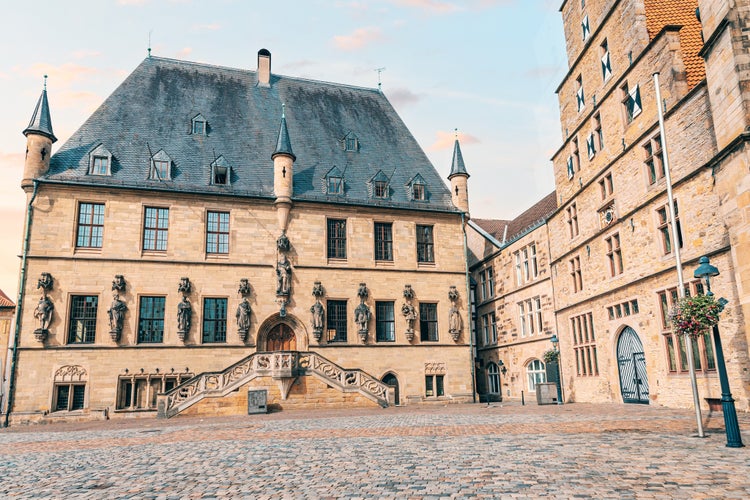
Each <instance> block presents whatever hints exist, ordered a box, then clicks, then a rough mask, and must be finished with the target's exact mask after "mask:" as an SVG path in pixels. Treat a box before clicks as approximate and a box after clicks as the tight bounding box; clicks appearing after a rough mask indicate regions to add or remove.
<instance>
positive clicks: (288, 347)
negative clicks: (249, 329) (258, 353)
mask: <svg viewBox="0 0 750 500" xmlns="http://www.w3.org/2000/svg"><path fill="white" fill-rule="evenodd" d="M266 350H267V351H296V350H297V337H296V336H295V335H294V331H293V330H292V329H291V328H289V326H288V325H285V324H284V323H279V324H278V325H276V326H274V327H273V329H271V331H270V332H268V336H266Z"/></svg>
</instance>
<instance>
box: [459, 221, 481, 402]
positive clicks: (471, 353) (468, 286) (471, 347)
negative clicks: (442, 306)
mask: <svg viewBox="0 0 750 500" xmlns="http://www.w3.org/2000/svg"><path fill="white" fill-rule="evenodd" d="M461 229H462V230H463V232H464V269H465V271H464V272H465V273H466V320H467V321H466V328H468V330H469V357H470V358H471V359H470V361H471V364H470V366H471V399H472V402H474V403H476V402H477V387H476V380H475V378H476V374H475V373H474V372H475V368H474V358H475V356H474V329H473V328H472V327H471V282H470V280H469V250H468V249H469V246H468V244H467V243H466V214H464V212H461Z"/></svg>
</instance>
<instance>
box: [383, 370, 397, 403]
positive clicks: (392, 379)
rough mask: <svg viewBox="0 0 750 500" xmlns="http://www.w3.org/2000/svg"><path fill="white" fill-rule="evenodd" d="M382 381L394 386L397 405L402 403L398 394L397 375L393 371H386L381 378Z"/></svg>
mask: <svg viewBox="0 0 750 500" xmlns="http://www.w3.org/2000/svg"><path fill="white" fill-rule="evenodd" d="M381 382H383V383H384V384H386V385H389V386H391V387H393V401H395V403H396V405H398V404H400V403H399V395H398V379H397V378H396V376H395V375H394V374H393V373H386V374H385V375H384V376H383V378H382V379H381Z"/></svg>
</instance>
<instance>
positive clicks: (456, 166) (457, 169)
mask: <svg viewBox="0 0 750 500" xmlns="http://www.w3.org/2000/svg"><path fill="white" fill-rule="evenodd" d="M460 174H463V175H466V177H469V172H467V171H466V165H464V157H463V155H462V154H461V146H460V145H459V144H458V139H456V142H455V143H454V144H453V161H452V162H451V173H450V174H448V178H449V179H450V178H451V177H453V176H454V175H460Z"/></svg>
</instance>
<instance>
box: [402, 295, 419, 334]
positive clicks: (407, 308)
mask: <svg viewBox="0 0 750 500" xmlns="http://www.w3.org/2000/svg"><path fill="white" fill-rule="evenodd" d="M403 295H404V299H406V302H405V303H404V305H403V306H401V314H403V316H404V318H405V319H406V332H405V333H406V340H407V341H408V342H411V341H412V340H414V322H415V321H416V320H417V310H416V308H415V307H414V305H413V304H412V300H413V299H414V295H415V293H414V289H413V288H412V287H411V285H404V292H403Z"/></svg>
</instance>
